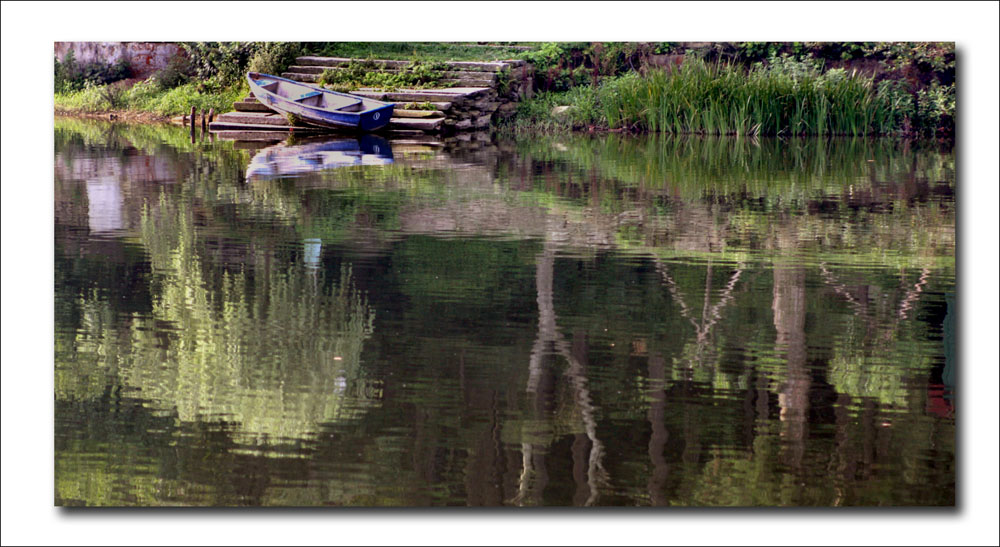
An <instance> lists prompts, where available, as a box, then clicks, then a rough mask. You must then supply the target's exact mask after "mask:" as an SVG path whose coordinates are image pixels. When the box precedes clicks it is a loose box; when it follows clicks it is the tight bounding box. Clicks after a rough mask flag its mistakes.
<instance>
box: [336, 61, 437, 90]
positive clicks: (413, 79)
mask: <svg viewBox="0 0 1000 547" xmlns="http://www.w3.org/2000/svg"><path fill="white" fill-rule="evenodd" d="M445 69H446V66H445V65H444V64H441V63H425V62H421V61H411V62H410V63H409V64H407V65H406V66H404V67H402V68H400V69H399V70H398V71H396V72H389V71H387V70H385V68H384V67H382V66H380V65H379V64H378V63H376V62H374V61H373V60H371V59H369V60H365V61H353V62H351V63H349V64H348V65H347V66H345V67H342V68H335V69H327V70H324V71H323V74H321V75H320V78H319V83H320V85H323V86H326V87H328V88H329V89H332V90H334V91H341V92H346V91H351V90H354V89H357V88H359V87H374V88H378V89H384V90H386V91H393V90H396V89H399V88H403V87H411V88H424V87H432V86H433V87H444V86H445V82H442V81H441V80H443V79H444V77H445V72H444V71H445Z"/></svg>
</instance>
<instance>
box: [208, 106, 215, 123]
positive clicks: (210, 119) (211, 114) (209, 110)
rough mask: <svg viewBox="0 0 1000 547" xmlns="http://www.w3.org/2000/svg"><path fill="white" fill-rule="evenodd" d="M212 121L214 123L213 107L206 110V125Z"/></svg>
mask: <svg viewBox="0 0 1000 547" xmlns="http://www.w3.org/2000/svg"><path fill="white" fill-rule="evenodd" d="M214 121H215V107H214V106H213V107H212V108H209V109H208V123H212V122H214Z"/></svg>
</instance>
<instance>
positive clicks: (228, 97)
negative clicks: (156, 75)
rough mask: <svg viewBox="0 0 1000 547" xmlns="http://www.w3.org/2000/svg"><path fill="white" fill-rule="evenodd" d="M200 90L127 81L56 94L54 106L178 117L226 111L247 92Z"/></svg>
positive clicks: (236, 90)
mask: <svg viewBox="0 0 1000 547" xmlns="http://www.w3.org/2000/svg"><path fill="white" fill-rule="evenodd" d="M200 87H201V86H199V85H198V84H197V83H193V82H192V83H187V84H184V85H181V86H178V87H175V88H172V89H164V88H162V87H161V86H160V85H159V83H158V82H157V81H156V80H154V79H149V80H145V81H142V82H138V83H136V84H135V85H132V86H128V85H127V83H126V82H119V83H115V84H108V85H102V86H87V87H85V88H84V89H81V90H80V91H75V92H66V93H58V94H56V96H55V106H56V108H57V109H61V110H66V111H79V112H101V111H106V110H134V111H141V112H152V113H155V114H158V115H160V116H177V115H181V114H185V113H187V112H189V111H190V109H191V107H192V106H194V107H195V108H197V109H198V110H205V111H207V110H208V109H210V108H214V109H215V111H216V112H225V111H227V110H229V109H231V108H232V106H233V103H234V102H235V101H237V100H239V99H240V97H242V96H243V95H244V94H245V93H246V91H245V89H242V88H241V87H238V86H237V87H231V88H227V89H221V90H219V91H214V92H209V91H205V92H201V91H199V88H200Z"/></svg>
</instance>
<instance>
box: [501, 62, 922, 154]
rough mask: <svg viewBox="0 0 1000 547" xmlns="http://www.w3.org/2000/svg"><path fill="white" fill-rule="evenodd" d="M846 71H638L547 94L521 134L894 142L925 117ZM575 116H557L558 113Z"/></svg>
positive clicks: (529, 112)
mask: <svg viewBox="0 0 1000 547" xmlns="http://www.w3.org/2000/svg"><path fill="white" fill-rule="evenodd" d="M889 84H891V82H887V83H886V85H882V86H876V85H875V83H874V81H873V80H872V79H871V78H867V77H862V76H857V75H854V74H848V73H847V72H845V71H844V70H842V69H836V70H830V71H827V72H822V71H821V70H819V68H817V67H816V66H814V65H811V64H808V63H804V62H799V61H792V60H788V59H778V60H776V62H774V63H773V64H771V65H769V66H764V65H757V66H755V67H753V68H752V69H750V70H746V69H743V68H741V67H739V66H733V65H722V64H710V63H707V62H704V61H700V60H691V61H688V62H687V63H685V64H684V65H682V66H681V67H680V68H678V69H676V70H675V71H673V72H669V73H668V72H666V71H662V70H660V71H651V72H649V73H647V74H645V75H640V74H638V73H636V72H630V73H627V74H625V75H622V76H619V77H616V78H609V79H606V80H605V81H603V82H602V83H601V84H600V85H599V86H598V87H596V88H595V87H593V86H582V87H577V88H573V89H571V90H570V91H567V92H563V93H541V94H539V95H538V96H536V97H535V98H533V99H531V100H529V101H525V102H523V103H522V104H520V105H519V106H518V110H517V113H516V116H515V117H514V119H513V120H512V121H511V122H509V123H508V124H507V127H506V128H505V129H504V130H506V131H509V132H512V133H515V134H517V133H523V132H530V131H541V132H548V131H566V130H570V129H578V128H580V127H597V128H602V129H615V130H630V131H649V132H660V133H670V134H677V135H684V134H696V135H780V136H793V135H796V136H798V135H846V136H871V135H888V134H894V133H897V132H899V131H900V130H901V129H902V128H903V124H904V119H905V118H907V117H910V118H915V117H917V116H918V114H917V112H916V110H915V107H914V105H913V102H912V100H910V99H909V96H908V95H907V94H906V93H905V92H901V91H900V89H899V88H898V86H895V87H894V86H892V85H889ZM559 105H567V106H570V107H571V109H570V111H569V113H568V114H569V115H565V114H564V115H562V116H559V117H556V116H554V115H553V114H552V109H553V107H555V106H559Z"/></svg>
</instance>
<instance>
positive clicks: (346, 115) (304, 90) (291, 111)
mask: <svg viewBox="0 0 1000 547" xmlns="http://www.w3.org/2000/svg"><path fill="white" fill-rule="evenodd" d="M247 81H248V82H249V83H250V91H252V92H253V94H254V96H255V97H256V98H257V100H258V101H260V102H261V103H263V104H264V105H266V106H267V107H268V108H270V109H272V110H274V111H276V112H279V113H281V114H285V115H290V116H292V117H293V119H294V120H295V121H298V122H301V123H304V124H307V125H313V126H318V127H326V128H331V129H346V130H358V131H376V130H378V129H381V128H382V127H385V126H386V124H388V123H389V119H390V118H392V108H393V104H392V103H386V102H382V101H376V100H374V99H369V98H367V97H358V96H356V95H349V94H347V93H337V92H336V91H330V90H329V89H323V88H322V87H317V86H313V85H309V84H304V83H302V82H296V81H294V80H289V79H287V78H282V77H280V76H274V75H271V74H262V73H259V72H250V73H248V74H247Z"/></svg>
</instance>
